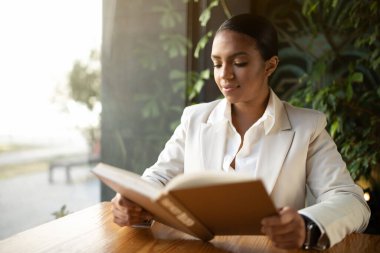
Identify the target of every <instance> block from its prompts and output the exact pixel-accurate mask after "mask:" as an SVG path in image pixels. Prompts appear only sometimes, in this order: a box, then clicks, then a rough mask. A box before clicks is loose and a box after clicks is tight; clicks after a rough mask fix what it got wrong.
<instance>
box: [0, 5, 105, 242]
mask: <svg viewBox="0 0 380 253" xmlns="http://www.w3.org/2000/svg"><path fill="white" fill-rule="evenodd" d="M101 18H102V2H101V1H100V0H80V1H78V0H66V1H58V0H33V1H30V0H17V1H0V30H1V31H2V32H1V43H0V55H1V57H0V69H1V70H0V115H1V123H0V213H1V217H0V239H3V238H5V237H8V236H10V235H12V234H15V233H18V232H21V231H23V230H25V229H28V228H31V227H34V226H36V225H39V224H41V223H44V222H47V221H50V220H54V219H55V218H56V217H58V216H61V215H64V214H66V213H68V212H75V211H77V210H80V209H83V208H85V207H87V206H91V205H93V204H95V203H97V202H98V201H99V183H98V180H97V179H95V178H94V177H93V176H92V175H91V173H90V172H89V163H88V161H89V159H93V161H94V160H96V159H97V158H98V156H99V149H98V146H97V145H96V144H97V143H98V142H97V141H96V140H98V136H96V133H97V132H98V131H97V129H98V128H99V114H100V109H101V106H100V103H99V102H97V101H98V93H96V92H95V93H94V92H92V91H91V89H90V88H88V87H92V88H94V89H93V90H99V83H100V63H99V51H100V44H101V43H100V40H101V23H102V20H101ZM92 52H93V53H92ZM70 84H71V86H70ZM78 85H79V86H78ZM70 87H72V88H74V89H71V88H70ZM86 87H87V88H86ZM86 92H87V93H86ZM91 92H92V93H91ZM78 93H80V94H82V95H83V94H84V95H83V96H78ZM86 100H91V101H90V102H89V103H88V104H89V105H87V104H86V103H85V101H86ZM89 134H90V135H89ZM91 134H92V135H91ZM89 136H92V137H93V138H89ZM95 137H96V138H95ZM49 168H50V169H49ZM49 171H50V172H51V174H50V177H49ZM53 213H54V214H53Z"/></svg>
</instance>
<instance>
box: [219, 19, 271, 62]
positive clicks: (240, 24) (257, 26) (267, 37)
mask: <svg viewBox="0 0 380 253" xmlns="http://www.w3.org/2000/svg"><path fill="white" fill-rule="evenodd" d="M223 30H231V31H234V32H238V33H242V34H245V35H248V36H250V37H251V38H253V39H254V40H255V41H256V44H257V45H256V46H257V47H258V48H257V49H258V50H259V52H260V54H261V56H262V57H263V59H264V60H268V59H270V58H271V57H272V56H275V55H276V56H277V55H278V40H277V31H276V29H275V28H274V27H273V25H272V23H271V22H270V21H269V20H267V19H266V18H264V17H261V16H256V15H253V14H249V13H246V14H240V15H237V16H233V17H232V18H230V19H227V20H226V21H224V22H223V24H222V25H221V26H220V27H219V29H218V31H217V32H216V33H218V32H221V31H223Z"/></svg>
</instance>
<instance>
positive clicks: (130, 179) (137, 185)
mask: <svg viewBox="0 0 380 253" xmlns="http://www.w3.org/2000/svg"><path fill="white" fill-rule="evenodd" d="M92 172H93V173H94V174H95V175H96V176H98V177H100V178H101V179H102V180H103V181H104V182H105V181H107V182H108V183H107V184H108V185H109V186H111V185H112V186H114V187H115V185H119V186H121V187H123V189H124V190H127V189H129V190H132V191H134V192H136V193H138V194H139V195H142V196H145V197H147V198H149V199H151V200H154V199H156V198H157V197H158V196H159V195H160V192H161V189H162V188H160V187H158V186H157V185H155V184H152V183H150V182H148V181H145V180H144V179H142V178H141V177H140V175H138V174H136V173H133V172H130V171H127V170H122V169H119V168H116V167H113V166H110V165H107V164H103V163H100V164H98V165H97V166H96V167H95V168H94V169H93V170H92ZM105 183H106V182H105ZM114 190H115V191H118V189H114Z"/></svg>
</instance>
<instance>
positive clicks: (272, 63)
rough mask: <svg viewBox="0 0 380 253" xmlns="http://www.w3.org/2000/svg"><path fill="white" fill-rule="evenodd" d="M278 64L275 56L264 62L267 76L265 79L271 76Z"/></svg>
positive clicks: (278, 60)
mask: <svg viewBox="0 0 380 253" xmlns="http://www.w3.org/2000/svg"><path fill="white" fill-rule="evenodd" d="M279 62H280V59H279V58H278V57H277V56H272V57H271V58H270V59H269V60H267V61H266V62H265V73H266V74H267V77H269V76H271V75H272V74H273V72H274V71H275V70H276V68H277V65H278V63H279Z"/></svg>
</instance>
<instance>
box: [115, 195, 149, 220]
mask: <svg viewBox="0 0 380 253" xmlns="http://www.w3.org/2000/svg"><path fill="white" fill-rule="evenodd" d="M111 202H112V213H113V221H114V222H115V223H116V224H117V225H119V226H121V227H123V226H133V225H137V224H142V223H145V222H146V221H148V220H151V219H153V217H152V215H151V214H150V213H148V212H147V211H145V210H144V209H143V208H142V207H140V206H139V205H137V204H136V203H134V202H132V201H130V200H128V199H126V198H124V197H123V196H121V195H120V194H119V193H117V194H116V196H115V197H114V198H113V199H112V201H111Z"/></svg>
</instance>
